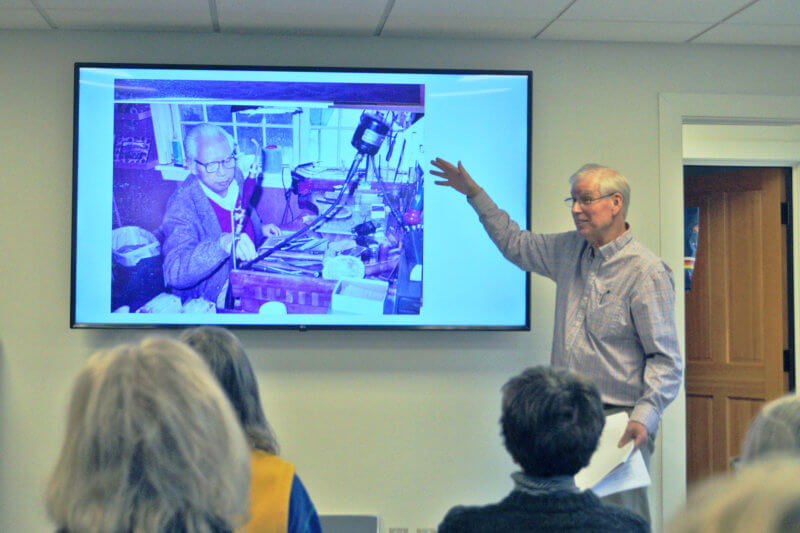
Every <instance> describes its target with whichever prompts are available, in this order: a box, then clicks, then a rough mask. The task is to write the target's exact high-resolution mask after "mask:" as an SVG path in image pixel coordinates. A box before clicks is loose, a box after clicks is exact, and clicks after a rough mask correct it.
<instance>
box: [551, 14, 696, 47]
mask: <svg viewBox="0 0 800 533" xmlns="http://www.w3.org/2000/svg"><path fill="white" fill-rule="evenodd" d="M707 27H708V24H687V23H673V24H670V23H666V22H590V21H578V20H564V21H562V20H561V19H559V20H556V21H555V22H554V23H553V24H551V25H550V26H549V27H548V28H547V29H546V30H545V31H544V32H543V33H542V34H541V35H539V37H538V38H537V39H541V40H551V41H552V40H557V41H562V40H563V41H611V42H658V43H682V42H685V41H686V40H687V39H689V38H691V37H692V36H694V35H697V34H698V33H700V32H701V31H703V30H704V29H706V28H707Z"/></svg>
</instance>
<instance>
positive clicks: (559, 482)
mask: <svg viewBox="0 0 800 533" xmlns="http://www.w3.org/2000/svg"><path fill="white" fill-rule="evenodd" d="M511 479H513V480H514V486H515V488H516V490H518V491H521V492H524V493H526V494H531V495H534V496H537V495H539V494H547V493H550V492H556V491H567V492H580V490H579V489H578V487H577V485H575V478H574V477H573V476H553V477H534V476H530V475H528V474H526V473H525V472H514V473H513V474H511Z"/></svg>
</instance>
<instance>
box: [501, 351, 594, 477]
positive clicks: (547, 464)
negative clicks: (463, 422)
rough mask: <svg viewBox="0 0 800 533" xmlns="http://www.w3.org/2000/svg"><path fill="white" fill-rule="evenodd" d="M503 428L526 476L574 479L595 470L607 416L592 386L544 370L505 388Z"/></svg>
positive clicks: (535, 370) (527, 374) (526, 374)
mask: <svg viewBox="0 0 800 533" xmlns="http://www.w3.org/2000/svg"><path fill="white" fill-rule="evenodd" d="M500 424H501V426H502V433H503V439H504V441H505V446H506V449H507V450H508V452H509V453H510V454H511V457H513V458H514V461H516V463H517V464H519V465H520V466H521V467H522V469H523V470H524V471H525V473H527V474H529V475H531V476H535V477H552V476H572V475H575V474H576V473H577V472H578V471H579V470H580V469H581V468H583V467H584V466H586V465H588V464H589V459H591V457H592V454H593V453H594V450H595V448H596V447H597V442H598V440H599V439H600V433H601V432H602V431H603V426H604V425H605V415H604V414H603V402H602V400H601V399H600V394H599V392H598V391H597V388H596V387H595V386H594V385H593V384H592V383H591V382H590V381H588V380H587V379H585V378H583V377H581V376H579V375H577V374H574V373H572V372H570V371H568V370H564V369H556V368H550V367H543V366H540V367H533V368H529V369H527V370H525V371H524V372H522V374H520V375H518V376H516V377H513V378H511V379H510V380H509V381H508V382H507V383H506V384H505V385H503V401H502V415H501V418H500Z"/></svg>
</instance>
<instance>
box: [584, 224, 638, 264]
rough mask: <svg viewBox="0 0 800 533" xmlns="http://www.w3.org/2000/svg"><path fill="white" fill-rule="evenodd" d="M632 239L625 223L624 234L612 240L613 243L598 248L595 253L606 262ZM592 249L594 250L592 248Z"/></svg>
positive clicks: (628, 227) (631, 234)
mask: <svg viewBox="0 0 800 533" xmlns="http://www.w3.org/2000/svg"><path fill="white" fill-rule="evenodd" d="M631 239H633V233H632V232H631V227H630V225H629V224H628V223H627V222H626V223H625V233H623V234H622V235H620V236H619V237H617V238H616V239H614V240H613V241H611V242H609V243H606V244H604V245H603V246H601V247H600V248H598V249H597V253H598V254H599V255H600V257H602V258H603V259H604V260H606V261H608V260H609V259H611V258H612V257H614V255H615V254H616V253H617V252H619V251H620V250H622V249H623V248H624V247H625V245H627V244H628V243H629V242H631ZM592 248H594V247H593V246H592Z"/></svg>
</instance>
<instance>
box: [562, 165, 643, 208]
mask: <svg viewBox="0 0 800 533" xmlns="http://www.w3.org/2000/svg"><path fill="white" fill-rule="evenodd" d="M589 177H596V178H597V182H598V186H599V192H600V195H601V196H605V195H607V194H613V193H615V192H618V193H619V194H621V195H622V218H623V219H625V218H627V216H628V206H629V205H630V203H631V186H630V184H629V183H628V179H627V178H626V177H625V176H623V175H622V174H620V173H619V172H617V171H616V170H614V169H613V168H610V167H606V166H603V165H598V164H596V163H587V164H585V165H583V166H582V167H581V168H579V169H578V170H576V171H575V173H574V174H573V175H572V176H570V177H569V184H570V186H573V185H575V184H576V183H577V182H579V181H581V180H582V179H584V178H589Z"/></svg>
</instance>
